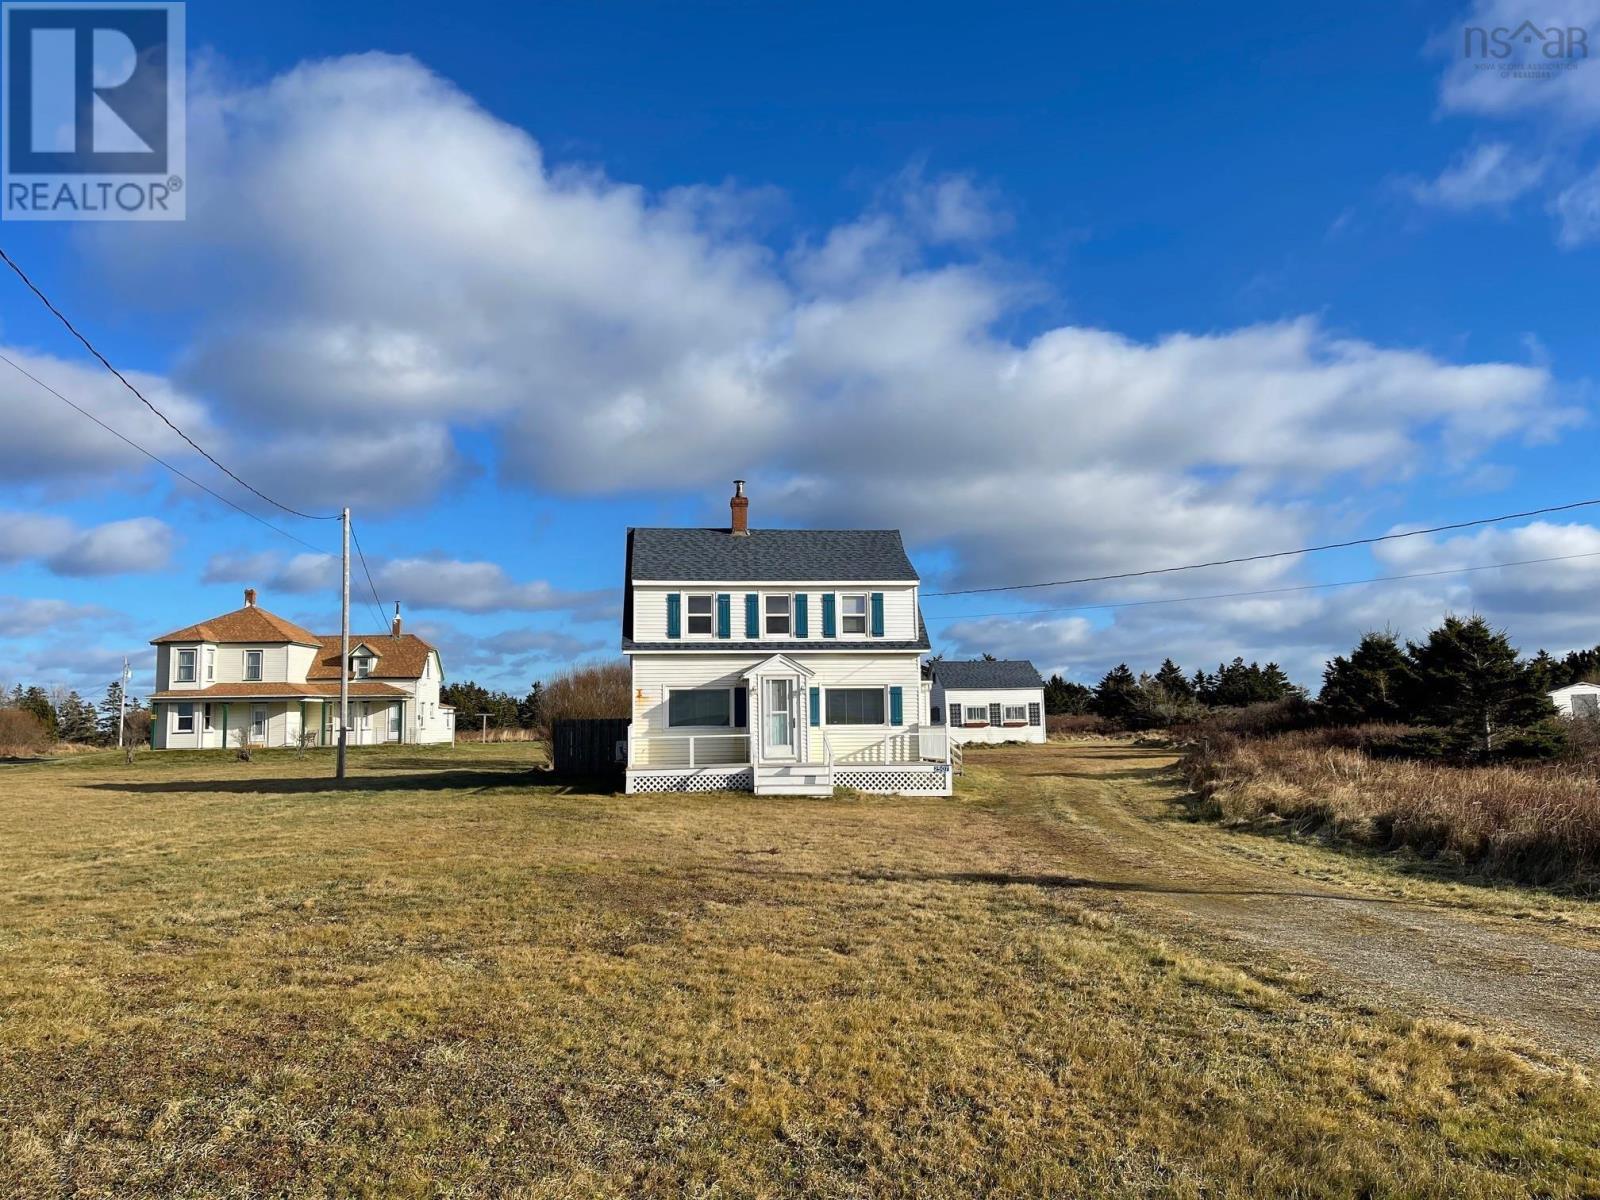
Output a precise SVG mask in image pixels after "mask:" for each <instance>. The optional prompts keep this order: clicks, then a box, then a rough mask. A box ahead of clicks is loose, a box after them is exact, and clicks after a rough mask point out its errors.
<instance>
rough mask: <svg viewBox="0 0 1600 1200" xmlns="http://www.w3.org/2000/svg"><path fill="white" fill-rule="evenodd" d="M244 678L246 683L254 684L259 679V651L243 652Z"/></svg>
mask: <svg viewBox="0 0 1600 1200" xmlns="http://www.w3.org/2000/svg"><path fill="white" fill-rule="evenodd" d="M244 677H245V680H246V681H247V682H251V683H255V682H259V681H260V679H261V651H259V650H246V651H245V652H244Z"/></svg>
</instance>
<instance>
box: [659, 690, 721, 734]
mask: <svg viewBox="0 0 1600 1200" xmlns="http://www.w3.org/2000/svg"><path fill="white" fill-rule="evenodd" d="M667 724H668V725H670V726H674V727H677V726H688V727H690V728H700V727H704V726H708V725H711V726H727V725H732V724H733V693H732V692H731V691H729V690H728V689H727V688H683V689H676V690H674V691H672V692H670V693H668V695H667Z"/></svg>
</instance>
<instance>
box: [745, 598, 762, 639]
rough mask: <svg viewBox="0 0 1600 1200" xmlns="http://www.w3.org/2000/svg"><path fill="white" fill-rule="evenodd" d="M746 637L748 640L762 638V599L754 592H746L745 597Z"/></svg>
mask: <svg viewBox="0 0 1600 1200" xmlns="http://www.w3.org/2000/svg"><path fill="white" fill-rule="evenodd" d="M744 635H745V637H747V638H758V637H760V636H761V597H760V596H758V595H756V594H755V593H754V592H746V593H745V596H744Z"/></svg>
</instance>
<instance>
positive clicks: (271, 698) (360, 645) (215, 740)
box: [150, 588, 455, 750]
mask: <svg viewBox="0 0 1600 1200" xmlns="http://www.w3.org/2000/svg"><path fill="white" fill-rule="evenodd" d="M339 642H340V638H339V635H338V634H332V635H329V634H316V633H312V632H310V631H309V630H306V629H303V628H301V627H300V626H299V625H296V624H295V623H294V622H293V621H288V620H285V619H284V618H283V617H280V616H278V615H277V614H276V613H270V612H268V611H267V610H266V609H264V608H261V607H260V606H259V605H257V604H256V591H255V589H254V588H246V589H245V592H244V607H243V608H240V609H235V610H234V611H233V612H229V613H223V614H222V615H221V616H218V617H212V618H211V619H210V620H207V621H201V622H200V623H199V624H197V625H189V626H187V627H185V628H183V629H176V630H173V632H171V633H168V634H164V635H162V636H161V637H158V638H155V639H153V640H152V642H151V644H152V645H154V646H155V648H156V686H155V690H154V691H153V692H152V693H151V696H150V701H151V709H152V718H151V722H150V745H151V746H152V747H153V748H154V749H157V750H206V749H223V748H225V747H231V746H235V745H237V744H238V743H239V740H240V738H241V737H242V738H243V739H244V741H245V742H246V743H247V744H249V745H252V746H294V745H297V744H298V743H299V739H300V735H301V731H302V730H305V731H310V732H311V733H313V734H315V742H316V744H317V745H322V746H330V745H333V744H334V743H335V742H337V740H338V726H339V675H340V670H339V666H340V664H339ZM443 683H444V667H443V664H442V663H441V662H440V660H439V652H438V651H437V650H435V649H434V648H433V647H432V646H431V645H429V644H428V643H427V642H425V641H423V640H422V639H421V638H419V637H417V636H416V634H413V633H404V632H402V631H401V627H400V609H399V605H396V606H395V615H394V623H393V625H392V626H391V627H390V629H389V630H388V631H387V632H386V633H381V634H371V633H362V634H355V633H352V634H351V635H350V735H349V739H348V743H349V744H350V745H352V746H367V745H377V744H380V743H383V742H448V741H451V740H453V739H454V737H455V720H454V710H452V709H451V708H450V706H449V705H447V704H441V703H440V702H439V689H440V687H441V685H442V684H443Z"/></svg>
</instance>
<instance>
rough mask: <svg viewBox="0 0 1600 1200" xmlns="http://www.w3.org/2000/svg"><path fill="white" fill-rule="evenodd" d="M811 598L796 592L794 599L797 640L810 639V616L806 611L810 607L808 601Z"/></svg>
mask: <svg viewBox="0 0 1600 1200" xmlns="http://www.w3.org/2000/svg"><path fill="white" fill-rule="evenodd" d="M810 599H811V597H809V596H807V595H806V594H805V593H804V592H796V593H795V597H794V635H795V637H797V638H803V637H810V636H811V627H810V624H809V622H808V617H809V616H810V614H809V613H808V612H807V611H806V609H807V608H809V607H810V606H809V605H808V604H807V601H808V600H810Z"/></svg>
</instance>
